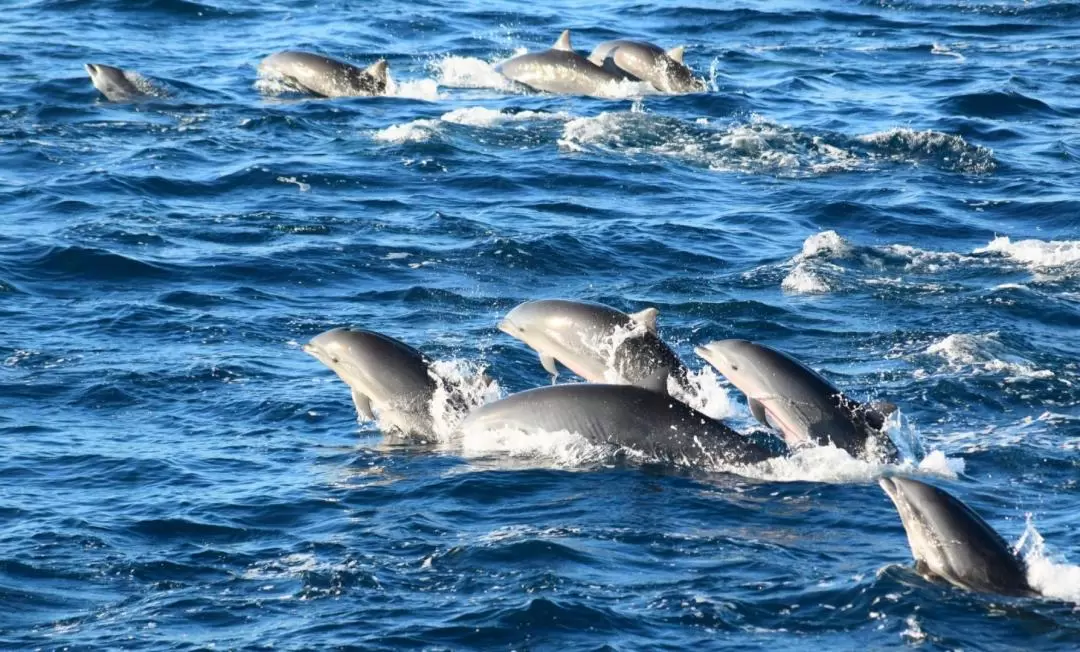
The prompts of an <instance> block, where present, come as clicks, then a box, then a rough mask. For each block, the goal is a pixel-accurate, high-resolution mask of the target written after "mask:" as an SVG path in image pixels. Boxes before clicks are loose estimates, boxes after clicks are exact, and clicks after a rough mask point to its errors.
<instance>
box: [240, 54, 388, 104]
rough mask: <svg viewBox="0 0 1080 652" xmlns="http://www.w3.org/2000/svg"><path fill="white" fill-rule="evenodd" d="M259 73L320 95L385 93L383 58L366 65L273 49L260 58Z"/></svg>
mask: <svg viewBox="0 0 1080 652" xmlns="http://www.w3.org/2000/svg"><path fill="white" fill-rule="evenodd" d="M259 74H260V75H261V76H263V77H268V78H276V79H281V80H282V81H284V82H285V83H286V84H287V85H289V86H290V87H292V88H293V89H295V90H297V91H300V92H303V93H310V94H312V95H319V96H322V97H362V96H372V95H385V94H386V87H387V82H388V79H389V74H388V72H387V64H386V60H385V59H380V60H379V61H376V62H375V63H373V64H372V65H370V66H368V67H367V68H360V67H358V66H354V65H352V64H351V63H346V62H344V61H338V60H337V59H332V58H330V57H326V56H323V55H321V54H314V53H311V52H295V51H285V52H276V53H274V54H271V55H270V56H268V57H266V58H265V59H263V60H262V62H261V63H260V64H259Z"/></svg>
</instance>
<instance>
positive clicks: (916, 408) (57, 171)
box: [0, 0, 1080, 650]
mask: <svg viewBox="0 0 1080 652" xmlns="http://www.w3.org/2000/svg"><path fill="white" fill-rule="evenodd" d="M310 5H311V3H306V2H298V1H295V0H277V1H273V2H263V3H246V2H234V1H231V0H214V1H211V2H203V3H197V2H190V1H185V0H138V1H136V0H131V1H126V0H123V1H122V0H99V1H94V0H74V1H62V0H48V1H30V0H20V1H18V2H13V3H9V4H7V5H5V7H4V8H3V16H2V18H0V64H2V66H3V75H2V81H3V83H2V84H0V161H2V162H3V164H2V166H0V208H2V212H3V218H2V220H3V221H2V224H3V226H2V229H0V361H2V362H3V364H2V366H0V408H2V409H0V647H2V648H5V649H29V648H48V649H52V648H57V649H59V648H70V649H105V648H111V649H118V648H128V649H135V648H139V649H185V650H186V649H205V648H207V647H210V646H216V647H217V648H219V649H226V648H228V649H233V648H241V649H256V648H258V649H262V648H269V647H274V648H278V649H326V648H331V647H339V646H340V647H346V646H350V647H355V648H356V649H390V648H424V649H464V648H486V649H559V650H593V649H620V650H639V649H670V650H683V649H688V648H701V649H740V650H745V649H768V650H803V649H807V648H808V647H812V646H813V647H825V646H827V647H829V648H830V649H841V650H865V649H883V648H894V647H901V646H914V647H920V648H923V649H960V648H962V649H966V650H972V649H1063V650H1064V649H1069V650H1071V649H1076V648H1077V646H1078V645H1080V615H1078V612H1077V604H1080V568H1078V567H1077V566H1075V565H1071V564H1070V563H1069V561H1070V560H1071V561H1072V562H1073V563H1075V562H1076V561H1077V560H1078V559H1080V529H1078V524H1080V521H1078V519H1077V517H1076V511H1075V509H1076V505H1077V501H1078V499H1080V482H1078V477H1080V454H1078V449H1080V366H1078V362H1077V355H1076V352H1077V350H1078V349H1080V219H1078V212H1080V195H1078V191H1077V189H1078V188H1080V165H1078V161H1080V131H1078V129H1080V120H1078V118H1080V100H1078V99H1077V94H1076V90H1077V88H1080V85H1078V84H1080V54H1078V53H1080V4H1076V3H1069V2H1061V3H1044V2H1033V3H1019V2H1007V3H988V4H979V3H966V2H964V3H956V2H888V1H884V2H862V3H857V2H851V3H844V4H839V5H838V4H834V3H830V2H813V1H801V2H776V3H756V2H740V3H733V4H725V5H723V6H713V5H712V4H711V3H704V4H701V3H680V4H670V5H669V4H664V3H655V4H654V3H623V2H610V1H600V2H589V3H584V2H567V1H557V2H553V3H552V2H549V3H532V4H529V5H525V4H522V3H509V2H494V3H472V2H465V3H462V2H443V1H433V0H429V1H424V2H402V1H397V0H394V1H390V2H381V3H368V2H364V3H361V2H321V3H318V5H317V6H310ZM567 27H569V28H573V29H574V40H575V45H576V47H577V48H578V49H579V50H585V51H587V50H589V49H590V48H591V47H592V45H594V44H595V43H597V42H599V41H601V40H605V39H609V38H614V37H621V36H627V37H637V38H643V39H648V40H653V41H655V42H657V43H659V44H661V45H663V46H665V47H672V46H674V45H678V44H685V45H686V46H687V63H688V64H689V65H690V66H691V67H692V68H694V70H695V71H696V72H697V73H698V74H700V75H701V76H702V77H704V78H706V79H708V80H709V82H710V88H711V90H710V91H709V92H708V93H703V94H696V95H686V96H679V97H665V96H648V97H644V98H637V99H635V98H626V99H618V98H617V99H608V100H601V99H590V98H575V97H556V96H548V95H536V94H525V93H521V92H517V91H515V90H513V89H509V88H506V87H504V86H502V85H501V84H500V83H499V82H498V79H497V77H495V75H494V73H493V72H492V69H491V65H490V64H493V63H495V62H497V61H499V60H501V59H504V58H506V57H508V56H510V55H512V54H513V53H514V52H515V51H517V50H519V49H522V48H525V49H540V48H544V47H547V46H548V45H549V44H550V43H551V42H553V41H554V40H555V38H556V36H557V35H558V32H559V31H560V30H562V29H564V28H567ZM284 48H307V49H315V50H319V51H322V52H325V53H327V54H330V55H334V56H339V57H343V58H346V59H349V60H352V61H355V62H356V63H358V64H364V65H366V64H367V63H370V62H372V61H374V60H375V59H376V58H377V57H380V56H385V57H387V58H388V60H389V62H390V67H391V71H392V74H393V76H394V79H395V80H396V82H397V91H396V92H397V95H398V96H396V97H384V98H355V99H343V100H330V101H320V100H304V99H302V98H297V97H295V96H289V95H276V94H275V93H274V89H273V88H268V87H266V86H264V85H259V84H257V83H256V65H257V64H258V61H259V60H260V58H261V57H263V56H265V55H267V54H269V53H271V52H273V51H275V50H279V49H284ZM87 61H93V62H100V63H108V64H112V65H117V66H121V67H124V68H129V69H133V70H137V71H139V72H141V73H142V74H143V75H145V76H146V77H148V78H151V79H153V80H155V81H156V82H157V83H158V84H159V85H160V87H161V88H162V89H163V90H164V91H165V93H164V94H163V95H162V96H161V97H156V98H154V99H152V100H150V101H146V102H139V103H132V104H113V103H109V102H107V101H106V100H105V99H104V98H103V97H101V96H100V95H99V94H98V93H97V91H95V90H94V89H93V87H92V86H91V84H90V83H89V79H88V78H87V76H86V75H85V73H84V72H83V70H82V64H83V63H84V62H87ZM541 297H563V298H574V299H586V300H596V301H602V302H605V303H609V304H612V305H615V306H617V307H619V308H622V309H625V310H628V311H629V310H640V309H641V308H644V307H646V306H650V305H652V306H656V307H658V308H659V309H660V311H661V317H660V332H661V335H662V336H663V337H664V338H665V339H666V340H667V341H669V342H670V343H672V345H673V346H675V348H676V349H677V350H678V352H679V353H680V354H681V355H682V356H683V358H684V360H686V361H687V362H688V363H689V364H690V365H691V366H692V367H693V368H695V369H700V368H702V367H704V366H705V363H704V362H703V361H702V360H700V359H698V358H697V357H696V356H694V354H693V346H694V345H695V344H701V343H704V342H706V341H708V340H712V339H717V338H722V337H746V338H752V339H756V340H759V341H762V342H766V343H768V344H771V345H773V346H776V347H779V348H782V349H785V350H788V351H790V352H791V353H793V354H794V355H796V356H798V357H799V358H801V359H803V360H805V361H806V362H807V363H808V364H810V365H811V366H813V367H815V368H818V369H821V370H822V371H823V372H824V373H825V374H827V375H828V376H829V377H830V378H832V379H833V380H834V381H835V382H836V383H837V384H838V385H840V386H841V387H843V388H844V389H845V391H847V392H848V393H849V394H851V395H852V396H855V397H857V398H860V399H870V398H887V399H888V400H891V401H892V402H894V403H896V404H898V405H899V406H900V407H901V410H902V413H903V418H904V423H903V424H902V425H901V426H899V427H898V428H897V432H896V434H897V436H898V437H906V438H914V439H915V440H916V441H917V442H918V444H919V445H920V446H921V448H922V449H923V453H924V454H925V458H923V459H908V460H905V461H904V462H903V464H902V465H901V467H902V469H904V470H907V471H908V472H911V473H916V474H920V475H921V476H922V477H925V478H927V479H929V480H930V481H931V482H934V483H935V484H939V485H941V486H944V487H947V488H948V489H949V490H950V491H952V492H954V493H955V494H956V495H958V496H960V497H961V498H962V499H963V500H965V501H966V502H968V503H970V504H971V505H972V506H973V507H975V508H976V509H977V510H978V511H980V512H981V513H982V514H983V515H984V516H985V517H986V518H987V520H988V521H990V522H991V523H992V524H993V525H994V526H995V527H996V528H997V529H999V530H1000V531H1001V532H1002V534H1003V535H1004V536H1005V537H1006V538H1007V539H1008V540H1009V541H1010V542H1018V543H1021V544H1023V546H1024V549H1025V551H1026V554H1027V555H1028V559H1029V562H1030V563H1031V567H1032V574H1033V581H1034V582H1035V584H1036V585H1037V586H1038V587H1040V588H1041V589H1042V590H1043V592H1044V594H1045V597H1042V598H1038V599H1024V600H1017V599H1006V598H1000V597H996V596H987V595H976V594H972V593H967V592H963V591H960V590H957V589H953V588H950V587H947V586H942V585H938V584H933V583H930V582H928V581H926V580H924V579H922V578H921V577H919V576H918V575H917V574H916V573H915V572H914V571H913V569H912V562H911V556H910V551H909V549H908V547H907V542H906V539H905V536H904V532H903V530H902V528H901V525H900V521H899V518H898V517H897V514H896V512H895V510H894V508H893V506H892V504H891V503H890V502H889V500H888V499H887V497H886V496H885V495H884V494H883V493H882V491H881V490H880V489H879V488H878V487H877V485H876V483H875V482H874V478H875V477H876V476H877V475H878V474H879V473H880V472H881V471H882V470H883V469H881V468H880V467H875V466H871V465H867V464H864V463H862V462H857V461H854V460H850V459H848V458H846V456H845V455H844V454H842V453H839V454H838V453H837V451H834V450H832V451H830V450H818V451H810V452H808V453H806V454H803V455H801V456H799V457H797V458H796V459H793V460H789V461H785V462H783V463H780V464H774V465H770V466H767V467H763V468H761V469H758V470H757V471H756V472H754V473H750V474H749V475H751V476H753V477H744V476H739V475H734V474H730V473H725V472H720V471H717V470H710V469H668V468H662V467H654V466H650V465H646V466H644V467H642V466H640V465H633V464H622V463H616V462H614V461H612V460H604V459H599V460H597V459H595V458H593V457H587V456H582V455H579V454H578V450H577V449H575V448H574V447H573V446H570V445H563V443H562V442H563V440H560V439H558V438H557V437H555V438H553V439H552V440H551V441H548V442H536V441H533V442H517V441H506V440H491V441H476V440H471V441H464V442H462V441H454V440H446V441H442V442H441V443H440V445H438V446H427V447H422V448H421V447H409V446H391V445H388V444H386V443H384V442H383V441H382V440H381V438H380V436H379V433H378V430H377V428H376V427H375V426H374V424H369V423H362V424H358V423H357V421H356V414H355V411H354V409H353V406H352V404H351V401H350V399H349V394H348V390H347V388H346V386H345V385H344V384H342V383H341V382H340V381H338V380H337V379H336V378H335V377H334V376H333V374H332V373H331V372H330V370H328V369H326V368H325V367H323V366H322V365H320V364H319V363H318V362H317V361H316V360H315V359H314V358H311V357H309V356H307V355H305V354H304V353H303V352H302V351H301V350H300V345H301V344H302V343H304V342H306V341H307V340H308V339H310V337H312V336H313V335H315V334H316V333H318V332H321V331H323V330H325V329H327V328H331V327H334V326H342V325H352V326H357V327H364V328H371V329H376V330H379V331H382V332H385V333H387V334H390V335H393V336H395V337H398V338H401V339H403V340H405V341H407V342H409V343H410V344H412V345H414V346H417V347H419V348H420V349H422V350H424V351H425V352H427V353H428V354H429V355H431V356H432V357H434V358H437V359H439V360H441V361H443V363H444V364H446V365H448V366H449V367H451V368H455V369H475V368H476V367H478V366H484V367H486V368H487V370H488V373H489V374H490V375H491V376H493V377H494V378H496V379H497V380H498V382H499V387H500V389H501V391H502V392H503V393H508V392H513V391H518V390H522V389H526V388H529V387H534V386H538V385H542V384H545V383H547V382H548V378H547V375H546V373H545V372H544V371H543V369H541V367H540V365H539V364H538V363H537V361H536V357H535V354H533V353H532V352H530V351H529V350H527V349H526V348H525V347H524V345H522V344H521V343H520V342H517V341H516V340H512V339H511V338H509V337H507V336H506V335H503V334H502V333H500V332H498V331H497V330H496V329H495V323H496V322H497V320H498V318H499V317H500V316H501V315H502V314H504V313H505V312H506V311H507V310H509V309H510V308H511V307H513V306H514V305H516V304H517V303H518V302H520V301H523V300H527V299H533V298H541ZM710 408H711V409H712V410H713V412H714V413H718V414H723V415H725V416H726V417H727V418H728V420H729V422H730V423H731V424H733V425H735V426H736V427H739V428H741V429H747V428H749V427H750V424H749V415H748V413H747V410H746V407H745V405H744V403H743V402H742V397H741V395H740V394H739V393H738V392H737V391H736V390H734V389H731V388H727V389H726V390H725V388H724V387H722V386H721V385H716V386H715V387H714V392H713V394H712V396H711V398H710ZM1022 537H1023V538H1022ZM1043 539H1045V543H1044V541H1043Z"/></svg>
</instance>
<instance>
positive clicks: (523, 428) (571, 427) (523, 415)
mask: <svg viewBox="0 0 1080 652" xmlns="http://www.w3.org/2000/svg"><path fill="white" fill-rule="evenodd" d="M459 428H460V430H461V432H463V433H466V434H468V433H480V432H489V431H495V432H497V431H501V430H516V431H520V432H525V433H534V432H544V433H554V432H563V431H566V432H571V433H576V434H578V435H580V436H582V437H584V438H585V439H586V440H588V441H589V442H590V443H593V444H598V445H613V446H618V447H621V448H626V449H630V450H633V451H636V452H638V453H642V454H644V455H645V456H646V457H647V458H648V459H649V460H650V461H656V462H662V463H667V464H673V465H695V466H696V465H700V464H701V463H703V462H705V463H707V462H721V463H725V464H752V463H756V462H760V461H762V460H764V459H767V458H769V457H772V456H773V453H772V452H771V451H769V450H768V449H767V448H765V447H764V446H761V445H759V444H758V443H756V442H755V441H753V440H752V439H750V438H747V437H744V436H742V435H740V434H739V433H737V432H735V431H734V430H732V429H731V428H728V427H727V426H725V425H724V424H723V423H721V422H719V421H716V420H714V419H711V418H709V417H707V416H705V415H704V414H702V413H700V412H698V411H697V410H694V409H693V408H690V407H688V406H686V405H684V404H682V403H680V402H678V401H676V400H675V399H672V398H670V397H668V396H665V395H663V394H660V393H657V392H653V391H650V390H647V389H642V388H641V387H634V386H632V385H594V384H591V383H578V384H572V385H553V386H550V387H540V388H537V389H530V390H527V391H524V392H520V393H518V394H513V395H511V396H508V397H506V398H504V399H502V400H499V401H495V402H494V403H488V404H487V405H484V406H483V407H481V408H479V409H477V410H475V411H473V412H472V413H471V414H470V415H469V416H468V417H466V418H465V420H464V421H463V422H462V423H461V425H460V427H459Z"/></svg>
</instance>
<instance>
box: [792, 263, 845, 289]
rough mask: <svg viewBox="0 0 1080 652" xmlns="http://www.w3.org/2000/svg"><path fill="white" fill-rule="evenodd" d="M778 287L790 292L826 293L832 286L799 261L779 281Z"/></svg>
mask: <svg viewBox="0 0 1080 652" xmlns="http://www.w3.org/2000/svg"><path fill="white" fill-rule="evenodd" d="M838 269H839V268H838ZM780 289H781V290H783V291H784V292H788V293H790V294H828V293H829V292H831V291H832V289H833V287H832V285H831V284H830V283H829V282H828V281H827V280H825V278H823V277H822V276H821V275H820V274H818V273H817V272H815V271H814V270H812V269H810V268H809V267H808V266H806V265H804V264H803V263H799V264H798V265H796V266H795V267H794V268H793V269H792V270H791V271H790V272H788V275H787V276H785V277H784V280H783V281H781V282H780Z"/></svg>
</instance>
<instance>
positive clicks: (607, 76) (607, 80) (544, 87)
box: [496, 30, 625, 96]
mask: <svg viewBox="0 0 1080 652" xmlns="http://www.w3.org/2000/svg"><path fill="white" fill-rule="evenodd" d="M496 70H498V71H499V72H500V73H501V74H502V75H503V76H504V77H506V78H507V79H510V80H512V81H516V82H518V83H519V84H524V85H526V86H528V87H529V88H532V89H534V90H538V91H547V92H549V93H567V94H571V95H593V96H597V95H599V96H604V95H611V94H613V92H614V91H615V90H616V89H617V88H618V84H619V82H621V81H622V80H623V79H625V76H624V75H620V74H615V73H612V72H611V71H608V70H604V69H603V68H601V67H600V66H598V65H596V64H594V63H593V62H591V61H589V60H588V59H586V58H585V57H583V56H581V55H580V54H578V53H577V52H574V49H573V47H572V46H571V45H570V30H566V31H564V32H563V33H562V34H561V35H560V36H559V39H558V40H557V41H555V45H553V46H551V49H550V50H545V51H543V52H528V53H526V54H522V55H519V56H516V57H514V58H513V59H509V60H507V61H504V62H502V63H501V64H499V65H498V66H496Z"/></svg>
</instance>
